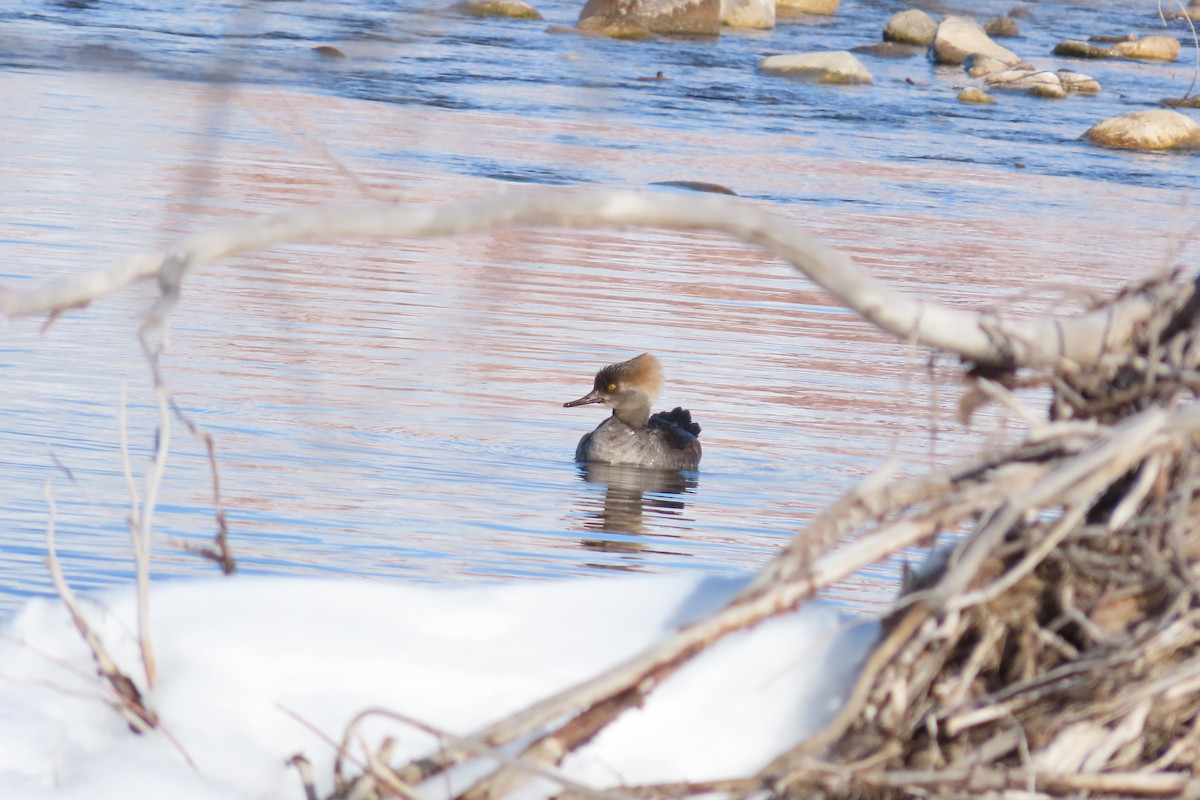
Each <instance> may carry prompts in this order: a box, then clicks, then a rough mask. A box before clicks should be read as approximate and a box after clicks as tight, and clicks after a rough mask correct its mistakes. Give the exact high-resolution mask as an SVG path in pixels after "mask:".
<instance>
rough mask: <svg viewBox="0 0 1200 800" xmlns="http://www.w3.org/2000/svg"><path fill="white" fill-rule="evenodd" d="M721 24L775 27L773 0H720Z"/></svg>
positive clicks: (741, 26)
mask: <svg viewBox="0 0 1200 800" xmlns="http://www.w3.org/2000/svg"><path fill="white" fill-rule="evenodd" d="M721 24H722V25H728V26H729V27H730V28H751V29H756V30H766V29H767V28H774V27H775V0H721Z"/></svg>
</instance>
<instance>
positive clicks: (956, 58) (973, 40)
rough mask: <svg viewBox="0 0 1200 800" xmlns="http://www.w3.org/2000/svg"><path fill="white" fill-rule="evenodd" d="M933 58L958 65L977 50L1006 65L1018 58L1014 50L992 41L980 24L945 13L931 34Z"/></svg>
mask: <svg viewBox="0 0 1200 800" xmlns="http://www.w3.org/2000/svg"><path fill="white" fill-rule="evenodd" d="M933 53H934V57H935V58H936V59H937V61H938V63H940V64H961V63H963V61H965V60H966V59H967V57H968V56H970V55H972V54H974V53H978V54H980V55H985V56H989V57H990V58H994V59H996V60H998V61H1003V62H1004V63H1006V64H1018V63H1020V61H1021V58H1020V56H1018V55H1017V54H1016V53H1014V52H1013V51H1011V50H1009V49H1008V48H1006V47H1002V46H1001V45H998V44H996V43H995V42H993V41H992V40H991V39H990V38H989V37H988V35H987V32H986V31H984V29H983V26H982V25H980V24H979V23H978V22H976V21H975V20H973V19H971V18H970V17H959V16H948V17H946V18H945V19H943V20H942V22H941V24H940V25H938V28H937V33H936V34H935V35H934V37H933Z"/></svg>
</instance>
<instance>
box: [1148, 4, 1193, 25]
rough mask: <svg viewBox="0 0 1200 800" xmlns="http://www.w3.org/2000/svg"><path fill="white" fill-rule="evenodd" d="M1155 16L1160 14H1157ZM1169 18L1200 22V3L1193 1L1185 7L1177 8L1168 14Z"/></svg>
mask: <svg viewBox="0 0 1200 800" xmlns="http://www.w3.org/2000/svg"><path fill="white" fill-rule="evenodd" d="M1155 16H1156V17H1157V16H1158V15H1157V14H1155ZM1167 19H1190V20H1192V21H1193V22H1200V4H1197V3H1192V4H1191V5H1189V6H1188V7H1187V8H1185V9H1182V10H1179V9H1176V10H1175V11H1172V12H1171V13H1169V14H1167Z"/></svg>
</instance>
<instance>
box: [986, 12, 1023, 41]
mask: <svg viewBox="0 0 1200 800" xmlns="http://www.w3.org/2000/svg"><path fill="white" fill-rule="evenodd" d="M983 30H984V31H985V32H986V33H987V35H988V36H991V37H993V38H995V39H1003V38H1009V39H1012V38H1015V37H1017V36H1020V35H1021V29H1020V28H1018V27H1017V23H1016V22H1014V21H1013V19H1012V18H1011V17H996V18H995V19H991V20H988V23H987V24H986V25H984V26H983Z"/></svg>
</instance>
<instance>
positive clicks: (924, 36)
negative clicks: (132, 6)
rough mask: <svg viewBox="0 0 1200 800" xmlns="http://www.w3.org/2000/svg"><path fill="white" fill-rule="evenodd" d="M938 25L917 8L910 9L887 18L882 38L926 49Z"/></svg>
mask: <svg viewBox="0 0 1200 800" xmlns="http://www.w3.org/2000/svg"><path fill="white" fill-rule="evenodd" d="M937 28H938V24H937V22H936V21H935V20H934V19H933V17H931V16H929V15H928V14H926V13H925V12H924V11H921V10H920V9H918V8H910V9H909V10H908V11H901V12H900V13H898V14H892V16H890V17H888V21H887V23H885V24H884V26H883V38H884V41H887V42H902V43H904V44H918V45H921V46H922V47H928V46H929V45H930V44H931V43H932V42H933V36H934V34H936V33H937Z"/></svg>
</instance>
